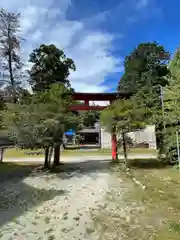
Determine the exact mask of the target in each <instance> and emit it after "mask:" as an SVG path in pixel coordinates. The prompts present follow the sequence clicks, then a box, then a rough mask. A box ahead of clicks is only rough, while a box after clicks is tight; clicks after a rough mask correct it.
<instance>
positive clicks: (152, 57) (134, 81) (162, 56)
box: [118, 42, 170, 94]
mask: <svg viewBox="0 0 180 240" xmlns="http://www.w3.org/2000/svg"><path fill="white" fill-rule="evenodd" d="M169 58H170V54H169V53H168V52H166V51H165V49H164V47H163V46H161V45H159V44H157V43H156V42H153V43H151V42H148V43H141V44H139V45H138V46H137V48H135V50H134V51H133V52H132V53H130V54H129V55H128V56H126V57H125V61H124V74H123V76H122V78H121V79H120V82H119V85H118V89H119V90H124V91H127V92H130V93H133V94H136V93H137V92H138V91H139V90H140V89H142V88H145V87H147V88H151V87H152V86H156V85H161V86H166V85H167V84H168V79H167V78H166V76H167V75H168V73H169V71H168V68H167V64H168V61H169Z"/></svg>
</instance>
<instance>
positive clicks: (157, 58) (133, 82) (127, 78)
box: [118, 42, 170, 153]
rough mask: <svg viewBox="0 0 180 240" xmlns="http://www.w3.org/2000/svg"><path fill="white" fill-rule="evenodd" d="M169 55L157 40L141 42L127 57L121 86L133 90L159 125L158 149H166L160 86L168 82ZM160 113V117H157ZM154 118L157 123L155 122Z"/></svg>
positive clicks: (147, 117) (149, 117) (150, 116)
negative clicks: (161, 114) (161, 115)
mask: <svg viewBox="0 0 180 240" xmlns="http://www.w3.org/2000/svg"><path fill="white" fill-rule="evenodd" d="M169 57H170V54H169V53H168V52H166V51H165V49H164V47H163V46H161V45H159V44H157V43H156V42H153V43H151V42H148V43H141V44H139V45H138V46H137V48H136V49H135V50H134V51H133V52H132V53H131V54H129V55H128V56H127V57H126V58H125V63H124V69H125V71H124V74H123V76H122V78H121V79H120V82H119V86H118V89H119V90H124V91H128V92H130V93H132V94H133V95H134V96H135V97H136V101H137V99H138V101H137V102H138V103H139V108H143V109H144V110H145V111H146V114H145V115H144V116H145V117H146V119H147V120H148V119H149V120H150V123H154V124H155V125H156V139H157V147H158V149H159V152H160V153H162V152H163V146H164V144H163V122H162V119H161V117H160V115H159V114H160V111H161V107H162V106H161V101H160V87H164V86H166V85H168V84H169V81H168V80H169V78H168V76H169V70H168V62H169ZM156 115H157V116H156ZM152 118H153V119H154V122H152Z"/></svg>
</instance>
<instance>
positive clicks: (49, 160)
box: [48, 146, 53, 166]
mask: <svg viewBox="0 0 180 240" xmlns="http://www.w3.org/2000/svg"><path fill="white" fill-rule="evenodd" d="M52 154H53V146H51V147H50V150H49V158H48V163H49V166H51V158H52Z"/></svg>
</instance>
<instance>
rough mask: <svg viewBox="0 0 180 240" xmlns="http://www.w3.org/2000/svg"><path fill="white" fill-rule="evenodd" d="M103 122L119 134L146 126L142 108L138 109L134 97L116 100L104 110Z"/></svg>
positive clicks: (102, 114) (110, 129)
mask: <svg viewBox="0 0 180 240" xmlns="http://www.w3.org/2000/svg"><path fill="white" fill-rule="evenodd" d="M138 111H139V114H138ZM101 122H102V124H103V125H104V126H105V127H106V128H107V130H108V131H109V132H112V131H114V130H115V131H116V133H118V134H119V133H122V132H130V131H132V130H134V129H139V128H142V127H144V122H143V121H142V116H141V109H137V105H136V102H135V101H133V99H128V100H124V99H122V100H118V101H116V102H114V103H113V104H112V105H110V106H109V107H108V108H106V109H105V110H104V111H102V113H101Z"/></svg>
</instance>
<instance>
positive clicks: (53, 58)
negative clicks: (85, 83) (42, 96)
mask: <svg viewBox="0 0 180 240" xmlns="http://www.w3.org/2000/svg"><path fill="white" fill-rule="evenodd" d="M29 62H31V63H33V66H32V68H31V70H30V71H29V75H30V84H31V86H32V89H33V91H36V92H37V91H42V90H44V89H48V88H49V87H50V85H51V84H53V83H62V84H64V85H65V86H66V87H70V83H69V80H68V76H69V74H70V71H71V70H72V71H75V70H76V68H75V64H74V62H73V60H72V59H70V58H67V57H66V55H65V54H64V52H63V51H62V50H60V49H58V48H57V47H56V46H55V45H52V44H51V45H45V44H42V45H41V46H40V47H39V48H37V49H35V50H33V52H32V53H31V54H30V58H29Z"/></svg>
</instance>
